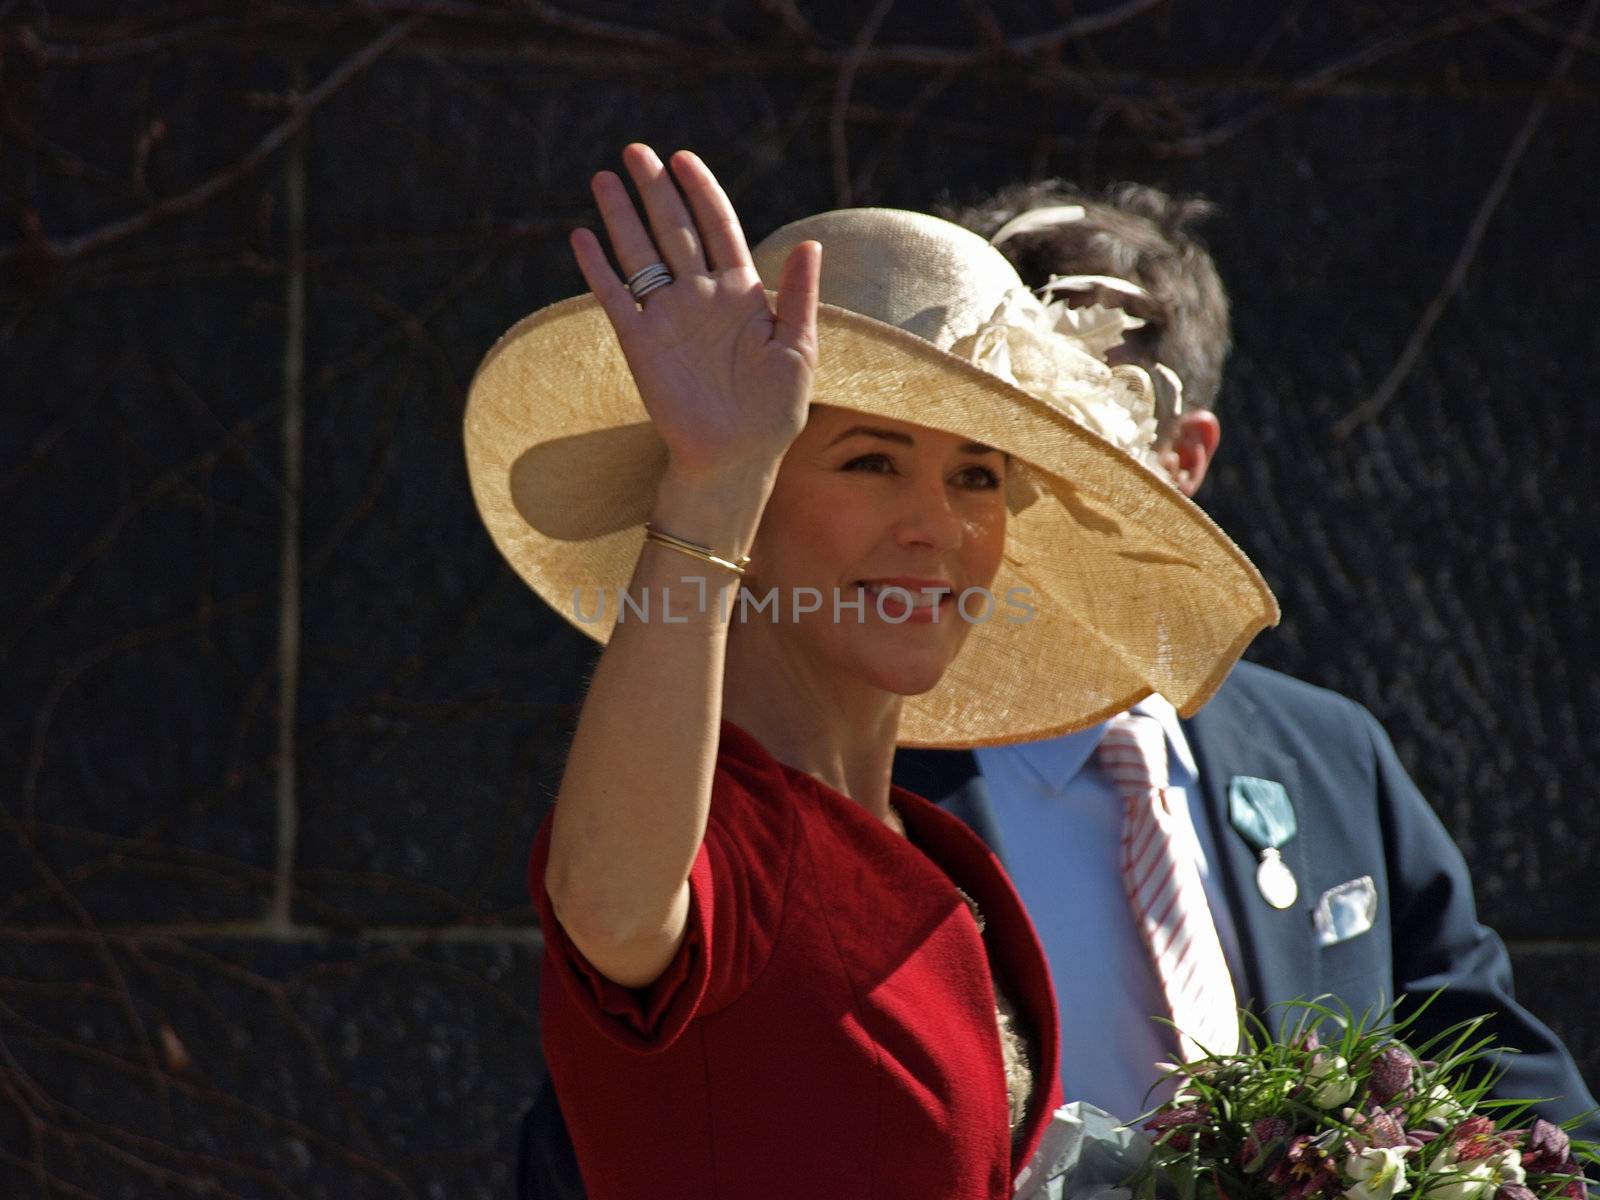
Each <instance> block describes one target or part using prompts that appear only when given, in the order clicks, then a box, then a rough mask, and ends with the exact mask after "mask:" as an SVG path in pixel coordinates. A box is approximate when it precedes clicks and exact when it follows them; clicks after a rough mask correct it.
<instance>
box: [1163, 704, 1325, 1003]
mask: <svg viewBox="0 0 1600 1200" xmlns="http://www.w3.org/2000/svg"><path fill="white" fill-rule="evenodd" d="M1256 719H1257V714H1256V706H1255V705H1254V704H1253V703H1251V702H1250V700H1249V699H1248V698H1246V697H1245V696H1244V695H1242V694H1241V693H1240V692H1239V691H1238V690H1237V689H1230V688H1229V687H1228V686H1227V684H1224V685H1223V687H1222V689H1221V690H1220V691H1219V692H1218V693H1217V695H1216V696H1215V698H1213V699H1212V701H1211V702H1210V703H1209V704H1207V705H1206V707H1205V708H1203V709H1201V710H1200V711H1199V712H1198V713H1197V714H1195V716H1194V717H1192V718H1190V719H1189V720H1188V721H1186V722H1184V733H1185V735H1186V736H1187V737H1188V739H1189V745H1190V748H1191V749H1192V750H1193V751H1194V756H1195V762H1196V764H1197V765H1198V766H1199V768H1200V788H1201V792H1202V793H1203V795H1204V798H1205V809H1206V815H1207V818H1208V819H1209V821H1210V823H1211V834H1212V841H1213V844H1214V845H1215V846H1216V847H1217V854H1218V857H1219V858H1220V860H1221V861H1220V862H1219V863H1218V864H1217V869H1218V871H1219V872H1220V874H1221V877H1222V882H1223V887H1224V891H1225V892H1226V894H1227V896H1228V899H1229V903H1230V905H1231V906H1232V909H1233V920H1234V927H1235V929H1236V930H1237V932H1238V936H1239V945H1240V950H1241V952H1242V954H1243V957H1244V960H1245V964H1246V967H1245V970H1246V974H1247V977H1248V983H1249V996H1248V997H1246V996H1245V995H1243V994H1242V992H1241V995H1240V997H1239V999H1240V1002H1241V1003H1248V1004H1249V1006H1250V1008H1251V1009H1253V1010H1254V1011H1255V1012H1257V1014H1258V1015H1259V1014H1263V1013H1264V1012H1265V1010H1266V1009H1267V1008H1268V1007H1270V1006H1271V1005H1273V1004H1277V1003H1279V1002H1281V1001H1284V1000H1290V999H1294V998H1295V997H1297V996H1300V995H1301V994H1302V993H1303V992H1304V991H1305V982H1306V980H1312V982H1313V986H1312V994H1315V992H1316V990H1317V988H1316V977H1315V970H1316V954H1315V952H1314V949H1313V947H1312V944H1311V916H1310V905H1311V903H1312V902H1313V900H1314V897H1310V896H1308V895H1307V894H1306V892H1307V890H1308V887H1309V880H1310V879H1311V874H1310V871H1309V869H1308V863H1307V860H1306V842H1307V839H1306V838H1305V837H1303V836H1296V837H1294V838H1292V839H1290V841H1289V842H1288V843H1287V844H1286V845H1284V846H1283V848H1282V854H1283V860H1284V862H1285V863H1286V864H1287V865H1288V867H1289V869H1290V870H1291V871H1292V872H1293V873H1294V877H1295V879H1296V880H1297V881H1298V882H1299V884H1300V896H1299V897H1298V898H1297V899H1296V900H1295V902H1294V904H1292V905H1291V906H1290V907H1289V908H1287V909H1276V908H1273V907H1272V906H1271V905H1270V904H1268V903H1267V902H1266V900H1265V899H1264V898H1263V897H1262V895H1261V892H1260V890H1259V888H1258V887H1257V886H1256V866H1257V863H1258V861H1259V859H1258V857H1257V854H1256V851H1255V849H1254V848H1253V847H1252V846H1251V845H1250V843H1249V842H1247V841H1246V840H1245V839H1244V837H1243V835H1241V834H1240V833H1239V831H1238V830H1237V829H1235V828H1234V827H1233V823H1232V822H1231V821H1230V820H1229V817H1228V786H1229V783H1230V782H1231V781H1232V780H1233V779H1234V778H1235V777H1236V776H1241V775H1247V776H1254V777H1255V778H1258V779H1271V780H1275V781H1277V782H1278V783H1281V784H1282V785H1283V786H1284V788H1285V790H1287V791H1288V793H1289V800H1290V802H1291V803H1293V802H1294V800H1295V798H1296V797H1297V796H1298V795H1299V791H1300V771H1299V766H1298V764H1297V763H1296V762H1295V760H1294V758H1293V757H1292V756H1290V755H1288V754H1286V753H1283V752H1282V751H1279V750H1275V749H1273V748H1272V747H1270V746H1265V745H1263V744H1262V743H1261V741H1260V740H1259V739H1252V738H1251V736H1250V730H1251V729H1252V728H1254V725H1255V721H1256Z"/></svg>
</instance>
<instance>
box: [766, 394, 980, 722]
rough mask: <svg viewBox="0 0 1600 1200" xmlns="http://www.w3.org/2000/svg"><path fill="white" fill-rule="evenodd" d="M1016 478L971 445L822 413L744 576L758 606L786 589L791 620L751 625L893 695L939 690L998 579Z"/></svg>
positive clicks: (775, 618) (847, 414)
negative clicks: (963, 600) (1009, 486)
mask: <svg viewBox="0 0 1600 1200" xmlns="http://www.w3.org/2000/svg"><path fill="white" fill-rule="evenodd" d="M1005 471H1006V461H1005V456H1004V455H1003V454H1002V453H1001V452H1000V451H998V450H992V449H990V448H989V447H987V446H984V445H981V444H979V443H975V442H971V441H968V440H967V439H965V438H961V437H957V436H955V435H953V434H948V433H941V432H938V431H936V430H932V429H926V428H924V427H922V426H920V425H911V424H907V423H906V422H903V421H893V420H889V419H887V418H883V417H874V416H868V415H866V414H863V413H858V412H852V411H850V410H848V409H841V408H832V407H829V406H827V405H817V404H813V405H812V406H811V415H810V419H809V420H808V422H807V424H806V427H805V429H804V430H803V431H802V432H801V434H800V436H799V437H798V438H796V439H795V441H794V444H793V445H792V446H790V448H789V452H788V454H787V455H786V456H785V457H784V460H783V465H782V467H781V468H780V469H779V472H778V478H777V482H776V484H775V486H774V488H773V492H772V497H771V499H770V500H769V501H768V503H767V508H766V512H765V514H764V515H763V517H762V521H761V528H760V531H759V532H758V533H757V535H756V540H755V545H754V546H753V547H752V548H751V568H750V573H749V575H747V576H746V579H745V588H746V590H747V591H748V592H751V593H753V595H752V596H751V597H749V599H750V600H760V599H761V598H763V597H764V596H765V595H766V593H767V592H768V591H769V589H773V588H776V589H777V603H778V605H779V609H778V611H777V612H776V613H775V614H772V613H768V612H762V613H759V614H758V613H757V612H756V611H755V610H754V607H753V605H751V606H749V608H748V610H747V613H746V616H745V618H744V620H745V622H746V624H750V623H756V622H760V623H762V624H767V623H771V625H772V628H773V629H774V630H775V631H776V632H777V633H778V634H779V635H780V637H781V639H782V643H783V645H785V646H786V647H793V648H797V649H799V650H801V652H802V653H804V654H806V655H807V656H808V657H809V658H812V659H814V660H816V661H818V662H819V663H820V664H822V665H825V666H826V667H828V668H830V669H833V670H837V671H840V672H842V673H844V674H846V675H848V676H850V677H852V678H856V679H860V680H862V681H864V682H867V683H869V684H871V685H873V686H875V687H878V688H881V689H883V690H885V691H889V692H894V693H897V694H900V695H916V694H918V693H921V692H925V691H927V690H929V689H930V688H932V687H933V686H934V685H935V684H937V683H938V682H939V678H940V676H942V675H943V674H944V671H945V668H946V667H948V666H949V665H950V662H951V660H952V659H954V658H955V655H956V652H957V651H958V650H959V649H960V648H961V644H962V642H963V641H964V640H965V639H966V635H967V633H968V631H969V622H968V621H967V620H965V619H964V618H963V617H962V615H961V612H960V610H959V607H958V601H959V598H960V596H961V594H962V593H963V592H964V591H965V590H966V589H968V588H988V586H989V585H990V583H991V582H993V580H994V576H995V572H996V571H997V570H998V569H999V566H1000V554H1001V551H1002V549H1003V547H1004V545H1005V534H1006V505H1005V486H1004V485H1005ZM893 588H902V589H904V593H901V592H895V591H892V590H886V589H893ZM801 589H812V591H811V592H806V591H802V590H801ZM907 594H909V596H908V595H907ZM908 599H909V602H908ZM981 601H982V597H980V596H972V597H969V599H968V602H967V605H966V607H967V611H969V612H971V613H973V614H974V615H975V616H977V615H979V614H981V613H982V612H983V611H985V606H984V604H983V603H982V602H981ZM812 604H815V605H816V606H817V607H816V608H815V610H814V611H810V612H805V611H801V612H799V614H798V617H797V615H796V612H797V609H798V610H803V609H805V608H808V607H810V606H811V605H812Z"/></svg>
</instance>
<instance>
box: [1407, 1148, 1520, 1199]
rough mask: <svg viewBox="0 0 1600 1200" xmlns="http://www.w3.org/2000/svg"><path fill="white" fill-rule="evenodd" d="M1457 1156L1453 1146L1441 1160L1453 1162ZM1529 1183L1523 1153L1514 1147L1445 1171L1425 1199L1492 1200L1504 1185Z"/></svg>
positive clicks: (1429, 1189) (1433, 1184) (1430, 1188)
mask: <svg viewBox="0 0 1600 1200" xmlns="http://www.w3.org/2000/svg"><path fill="white" fill-rule="evenodd" d="M1454 1156H1455V1147H1453V1146H1452V1147H1451V1148H1450V1149H1449V1150H1447V1151H1446V1152H1445V1154H1444V1155H1442V1156H1441V1157H1443V1158H1447V1159H1453V1158H1454ZM1526 1181H1527V1172H1525V1171H1524V1170H1523V1169H1522V1151H1520V1150H1518V1149H1516V1148H1515V1147H1513V1148H1512V1149H1509V1150H1502V1151H1500V1152H1499V1153H1498V1154H1491V1155H1489V1157H1488V1158H1480V1159H1477V1160H1476V1161H1475V1162H1472V1163H1467V1164H1460V1165H1457V1166H1455V1167H1453V1168H1451V1169H1449V1170H1446V1171H1444V1172H1443V1173H1442V1174H1440V1175H1439V1177H1438V1178H1437V1179H1436V1180H1435V1181H1434V1182H1433V1183H1432V1184H1431V1185H1429V1187H1428V1190H1427V1193H1426V1195H1427V1196H1428V1198H1429V1200H1489V1197H1491V1196H1493V1195H1494V1194H1495V1192H1497V1191H1499V1190H1500V1188H1501V1187H1502V1186H1503V1185H1505V1184H1508V1183H1525V1182H1526Z"/></svg>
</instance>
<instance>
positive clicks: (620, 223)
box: [590, 171, 661, 295]
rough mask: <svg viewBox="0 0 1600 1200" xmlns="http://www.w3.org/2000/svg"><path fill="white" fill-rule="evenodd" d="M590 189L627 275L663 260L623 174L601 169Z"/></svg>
mask: <svg viewBox="0 0 1600 1200" xmlns="http://www.w3.org/2000/svg"><path fill="white" fill-rule="evenodd" d="M590 189H591V190H592V191H593V192H594V202H595V204H596V205H597V206H598V207H599V209H600V219H601V220H602V221H604V222H605V225H606V236H607V237H608V238H609V239H610V240H611V253H612V254H613V255H614V256H615V257H616V260H617V265H618V266H619V267H621V268H622V274H623V276H624V278H626V277H627V276H629V275H632V274H633V273H634V272H635V271H637V270H639V268H640V267H648V266H649V265H650V264H651V263H653V262H658V261H660V259H661V254H660V252H659V251H657V250H656V244H655V242H653V241H652V240H651V239H650V234H649V233H648V232H647V231H646V230H645V227H644V222H643V221H641V220H640V219H639V210H638V209H636V208H635V207H634V206H633V197H632V196H630V195H628V189H627V188H626V187H625V186H624V185H623V182H622V179H621V177H620V176H618V175H617V174H616V173H615V172H613V171H601V172H600V173H599V174H597V175H596V176H595V177H594V180H593V182H592V183H591V184H590ZM598 294H599V293H596V295H598Z"/></svg>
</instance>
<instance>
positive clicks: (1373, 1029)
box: [1128, 1003, 1600, 1200]
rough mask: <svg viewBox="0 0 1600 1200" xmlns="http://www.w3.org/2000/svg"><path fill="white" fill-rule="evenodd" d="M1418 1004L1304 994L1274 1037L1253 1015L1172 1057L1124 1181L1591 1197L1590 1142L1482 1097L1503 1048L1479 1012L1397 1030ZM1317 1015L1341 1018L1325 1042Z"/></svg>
mask: <svg viewBox="0 0 1600 1200" xmlns="http://www.w3.org/2000/svg"><path fill="white" fill-rule="evenodd" d="M1425 1007H1426V1005H1423V1006H1420V1007H1418V1009H1417V1010H1416V1011H1415V1012H1413V1013H1412V1014H1411V1015H1410V1016H1409V1017H1408V1018H1407V1019H1406V1020H1403V1021H1398V1022H1395V1021H1392V1020H1390V1018H1391V1017H1392V1015H1393V1010H1392V1009H1391V1010H1389V1011H1388V1012H1384V1013H1381V1014H1378V1017H1379V1019H1378V1020H1374V1021H1372V1022H1371V1023H1370V1024H1369V1023H1368V1021H1367V1020H1366V1019H1362V1020H1357V1019H1354V1018H1353V1017H1352V1014H1351V1013H1350V1012H1349V1011H1348V1010H1345V1011H1342V1012H1341V1011H1336V1010H1334V1009H1331V1008H1328V1007H1326V1006H1324V1005H1320V1004H1314V1003H1299V1004H1296V1005H1293V1006H1291V1008H1292V1009H1297V1010H1298V1016H1296V1014H1295V1013H1294V1012H1291V1013H1290V1014H1289V1016H1290V1018H1292V1019H1293V1023H1292V1026H1291V1027H1290V1028H1289V1029H1288V1030H1287V1032H1286V1034H1285V1035H1284V1036H1282V1037H1281V1038H1274V1037H1273V1036H1272V1035H1271V1033H1270V1032H1269V1031H1268V1030H1267V1028H1266V1027H1265V1026H1264V1025H1263V1024H1262V1023H1261V1022H1260V1021H1257V1020H1255V1019H1254V1018H1251V1017H1248V1016H1247V1017H1246V1018H1245V1019H1244V1023H1243V1027H1242V1029H1241V1037H1240V1042H1241V1048H1240V1050H1239V1051H1238V1053H1235V1054H1227V1055H1212V1056H1209V1057H1206V1058H1201V1059H1197V1060H1195V1061H1193V1062H1189V1063H1185V1064H1183V1065H1182V1066H1180V1067H1177V1068H1175V1070H1176V1072H1177V1074H1178V1077H1179V1086H1178V1089H1177V1092H1176V1094H1175V1096H1174V1097H1173V1099H1172V1100H1171V1101H1169V1102H1168V1103H1166V1104H1164V1105H1162V1106H1161V1107H1160V1108H1158V1109H1156V1110H1155V1111H1154V1112H1153V1113H1151V1114H1149V1116H1148V1118H1147V1119H1146V1120H1145V1121H1144V1122H1143V1127H1144V1128H1145V1129H1146V1130H1148V1131H1149V1132H1150V1135H1151V1138H1152V1145H1151V1148H1150V1152H1149V1154H1148V1156H1147V1157H1146V1159H1145V1161H1144V1163H1143V1165H1142V1166H1140V1167H1139V1168H1138V1169H1137V1170H1136V1171H1135V1173H1134V1174H1133V1176H1132V1177H1131V1178H1130V1180H1129V1181H1128V1186H1129V1187H1130V1188H1131V1190H1132V1192H1133V1194H1134V1196H1135V1197H1138V1198H1139V1200H1151V1198H1153V1197H1158V1196H1159V1197H1174V1196H1175V1197H1176V1198H1177V1200H1394V1198H1395V1197H1397V1196H1401V1197H1403V1200H1558V1198H1559V1200H1586V1198H1587V1187H1586V1183H1585V1180H1584V1175H1583V1172H1584V1169H1585V1167H1586V1166H1588V1165H1589V1164H1594V1163H1597V1162H1600V1157H1597V1155H1596V1149H1595V1147H1594V1146H1592V1145H1590V1144H1588V1143H1581V1142H1574V1141H1572V1140H1570V1139H1569V1137H1568V1136H1567V1133H1566V1131H1565V1129H1564V1128H1563V1127H1561V1126H1557V1125H1554V1124H1552V1123H1550V1122H1549V1121H1545V1120H1541V1119H1538V1118H1534V1117H1532V1116H1531V1114H1530V1112H1529V1109H1530V1106H1529V1105H1528V1104H1527V1103H1522V1102H1515V1101H1501V1100H1490V1099H1488V1098H1487V1093H1488V1090H1489V1088H1490V1086H1491V1085H1492V1083H1493V1081H1494V1077H1495V1072H1494V1070H1493V1069H1492V1061H1493V1059H1494V1057H1495V1056H1496V1055H1497V1054H1498V1053H1500V1050H1499V1049H1498V1048H1497V1047H1496V1046H1495V1045H1494V1044H1493V1041H1492V1039H1490V1038H1488V1037H1484V1036H1481V1035H1480V1033H1479V1030H1480V1027H1481V1026H1482V1023H1483V1018H1478V1019H1477V1020H1473V1021H1466V1022H1463V1023H1461V1024H1460V1025H1457V1026H1454V1027H1452V1028H1451V1029H1449V1030H1446V1031H1445V1032H1444V1033H1442V1034H1439V1035H1437V1036H1435V1037H1433V1038H1431V1039H1429V1040H1428V1041H1426V1042H1423V1043H1421V1044H1419V1045H1417V1046H1415V1047H1412V1046H1409V1045H1407V1044H1406V1041H1405V1035H1406V1033H1407V1031H1408V1030H1409V1029H1410V1028H1411V1027H1412V1025H1413V1023H1414V1022H1415V1020H1416V1018H1417V1016H1419V1015H1420V1014H1421V1012H1422V1011H1423V1009H1424V1008H1425ZM1287 1023H1288V1022H1286V1024H1287ZM1319 1027H1320V1028H1323V1029H1330V1028H1338V1029H1340V1030H1341V1032H1340V1034H1339V1036H1338V1037H1337V1038H1336V1039H1335V1038H1334V1037H1333V1036H1332V1034H1328V1035H1327V1036H1328V1039H1329V1040H1328V1041H1326V1042H1324V1041H1322V1040H1321V1039H1320V1038H1319V1037H1318V1034H1317V1032H1316V1031H1317V1029H1318V1028H1319Z"/></svg>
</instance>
